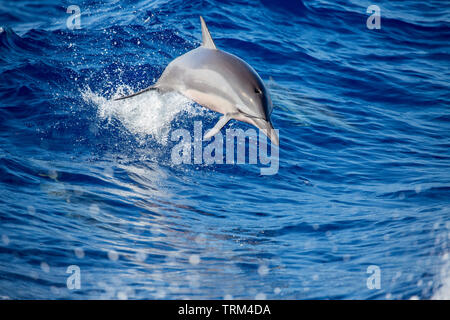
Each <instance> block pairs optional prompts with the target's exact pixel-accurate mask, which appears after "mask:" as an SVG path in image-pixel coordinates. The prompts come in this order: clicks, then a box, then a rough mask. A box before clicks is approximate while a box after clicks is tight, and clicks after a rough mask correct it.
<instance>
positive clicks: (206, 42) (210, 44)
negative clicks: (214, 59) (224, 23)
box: [200, 16, 217, 49]
mask: <svg viewBox="0 0 450 320" xmlns="http://www.w3.org/2000/svg"><path fill="white" fill-rule="evenodd" d="M200 22H201V23H202V40H203V43H202V46H204V47H205V48H208V49H217V48H216V45H215V44H214V41H213V39H212V38H211V34H210V33H209V30H208V27H207V26H206V23H205V20H203V17H202V16H200Z"/></svg>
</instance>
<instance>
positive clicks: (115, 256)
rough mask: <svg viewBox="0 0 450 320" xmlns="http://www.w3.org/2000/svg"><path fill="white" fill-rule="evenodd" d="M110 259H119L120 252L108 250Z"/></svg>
mask: <svg viewBox="0 0 450 320" xmlns="http://www.w3.org/2000/svg"><path fill="white" fill-rule="evenodd" d="M108 259H109V260H111V261H117V260H119V253H118V252H117V251H115V250H110V251H108Z"/></svg>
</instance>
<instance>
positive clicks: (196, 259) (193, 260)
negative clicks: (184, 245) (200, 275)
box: [189, 254, 200, 266]
mask: <svg viewBox="0 0 450 320" xmlns="http://www.w3.org/2000/svg"><path fill="white" fill-rule="evenodd" d="M189 263H190V264H192V265H194V266H195V265H198V264H199V263H200V256H199V255H198V254H193V255H191V256H190V257H189Z"/></svg>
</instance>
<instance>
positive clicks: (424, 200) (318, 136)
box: [0, 0, 450, 299]
mask: <svg viewBox="0 0 450 320" xmlns="http://www.w3.org/2000/svg"><path fill="white" fill-rule="evenodd" d="M76 2H77V3H72V2H71V1H50V0H42V1H39V2H37V1H25V0H17V1H6V0H1V1H0V27H1V29H0V237H1V239H0V298H2V299H42V298H46V299H47V298H48V299H223V298H227V299H230V298H234V299H254V298H256V299H264V298H267V299H442V298H446V299H448V298H450V264H449V263H450V261H449V229H450V206H449V205H450V152H449V150H450V104H449V102H450V91H449V83H450V82H449V80H450V78H449V76H450V70H449V67H450V54H449V50H450V46H449V39H450V6H449V3H448V2H445V1H426V2H423V1H412V0H408V1H401V2H393V1H386V0H379V1H376V3H372V2H371V1H355V0H351V1H341V0H338V1H327V0H319V1H310V0H302V1H301V0H295V1H269V0H261V1H238V0H236V1H235V0H225V1H210V0H203V1H197V0H188V1H179V0H173V1H167V0H157V1H151V0H138V1H127V0H112V1H93V0H89V1H76ZM72 4H76V5H78V6H79V8H80V12H81V17H80V19H79V27H80V29H77V28H73V27H74V26H75V27H77V25H76V24H74V22H76V20H77V19H75V20H72V19H69V22H67V20H68V18H69V17H70V16H71V12H72V11H69V13H67V8H68V7H69V6H70V5H72ZM372 4H376V5H378V6H379V7H380V10H381V11H380V22H381V24H380V27H381V28H380V29H369V28H368V27H367V23H366V20H367V19H368V18H369V16H370V13H367V12H366V11H367V8H368V7H369V5H372ZM199 15H202V16H203V17H204V18H205V20H206V22H207V24H208V26H209V29H210V31H211V34H212V36H213V38H214V39H215V43H216V45H217V46H218V47H219V48H220V49H223V50H225V51H227V52H230V53H233V54H235V55H237V56H239V57H241V58H242V59H244V60H245V61H247V62H248V63H249V64H250V65H252V66H253V68H254V69H255V70H256V71H257V72H258V73H259V74H260V76H261V78H262V79H263V80H264V81H265V83H266V84H267V87H268V88H269V90H270V93H271V96H272V100H273V102H274V105H275V107H274V110H273V113H272V122H273V124H274V126H275V128H276V129H279V136H280V147H279V149H276V148H275V147H273V149H270V150H274V152H275V151H276V150H279V166H278V170H277V172H276V174H273V175H263V174H261V167H264V165H262V164H261V163H258V164H248V163H246V164H205V163H200V164H176V163H174V161H173V157H172V151H173V149H174V147H175V145H176V144H177V142H176V141H172V139H171V133H173V132H174V130H176V129H179V128H184V129H186V130H188V131H189V132H193V130H194V124H195V122H196V121H201V122H202V125H203V128H202V129H203V132H205V131H206V130H207V129H208V128H211V127H212V126H213V125H214V123H215V122H216V121H217V119H218V118H219V115H218V114H217V113H214V112H212V111H209V110H207V109H205V108H203V107H201V106H199V105H197V104H195V103H193V102H191V101H189V100H188V99H186V98H184V97H183V96H181V95H179V94H176V93H167V94H159V93H157V92H149V93H146V94H143V95H141V96H139V97H136V98H135V99H130V100H124V101H121V102H114V101H112V100H113V98H114V97H119V96H121V95H123V94H126V93H132V92H136V91H138V90H140V89H143V88H146V87H147V86H149V85H151V84H153V83H154V82H155V81H156V80H157V79H158V77H159V76H160V75H161V73H162V71H163V70H164V68H165V66H166V65H167V64H168V63H169V62H170V61H171V60H173V59H174V58H176V57H177V56H179V55H181V54H183V53H185V52H187V51H189V50H192V49H194V48H196V47H197V46H199V45H200V39H201V31H200V22H199ZM69 27H70V28H69ZM226 128H234V129H244V130H247V129H249V128H251V127H250V126H249V125H247V124H244V123H240V122H236V121H232V122H230V123H229V124H228V125H227V126H226ZM224 132H225V129H223V130H222V133H224ZM206 144H207V143H204V145H206ZM224 157H225V154H224ZM371 270H375V272H374V273H372V272H371ZM78 271H79V272H78ZM368 271H369V272H368ZM77 275H79V276H80V277H79V278H74V277H75V276H77ZM74 279H79V283H77V281H75V280H74ZM378 280H379V286H378V282H377V281H378ZM374 283H375V287H373V286H372V288H371V285H370V284H374ZM68 284H69V285H68ZM73 284H75V286H72V285H73ZM78 284H79V286H78Z"/></svg>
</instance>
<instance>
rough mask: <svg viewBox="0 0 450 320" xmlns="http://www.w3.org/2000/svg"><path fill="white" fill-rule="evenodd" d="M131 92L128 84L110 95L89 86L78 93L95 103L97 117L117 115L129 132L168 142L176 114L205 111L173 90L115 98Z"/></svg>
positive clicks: (195, 113) (110, 118)
mask: <svg viewBox="0 0 450 320" xmlns="http://www.w3.org/2000/svg"><path fill="white" fill-rule="evenodd" d="M130 92H131V90H130V88H129V87H128V86H125V85H122V86H120V87H119V88H118V89H117V90H116V92H115V93H114V94H113V96H112V97H111V98H106V97H104V96H102V95H100V94H98V93H95V92H93V91H92V90H91V89H90V88H86V89H85V90H84V91H83V92H81V94H82V98H83V100H84V101H85V102H87V103H91V104H93V105H94V106H96V107H97V115H98V117H99V118H100V119H106V120H108V121H111V120H112V119H116V120H118V121H120V123H121V124H122V125H123V126H124V127H125V128H126V129H127V130H128V131H129V132H131V133H133V134H136V135H138V136H143V137H145V136H147V135H150V136H152V137H153V138H154V139H156V140H157V141H158V142H159V143H160V144H162V145H166V144H167V141H168V136H169V132H170V130H171V122H172V120H174V119H175V117H176V116H177V115H178V114H180V113H182V112H186V113H187V114H188V115H189V116H196V115H200V114H203V113H204V112H205V111H204V110H202V108H197V107H195V106H194V104H193V103H192V101H190V100H189V99H187V98H186V97H184V96H183V95H181V94H179V93H176V92H170V93H165V94H160V93H158V92H157V91H149V92H146V93H143V94H141V95H138V96H135V97H133V98H130V99H125V100H119V101H114V99H115V98H118V97H122V96H124V95H127V94H129V93H130Z"/></svg>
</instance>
